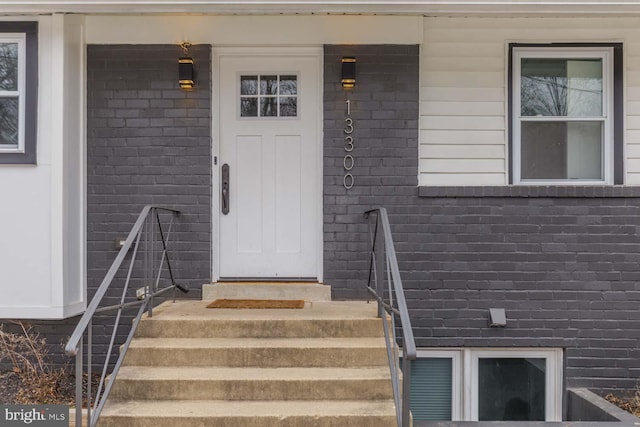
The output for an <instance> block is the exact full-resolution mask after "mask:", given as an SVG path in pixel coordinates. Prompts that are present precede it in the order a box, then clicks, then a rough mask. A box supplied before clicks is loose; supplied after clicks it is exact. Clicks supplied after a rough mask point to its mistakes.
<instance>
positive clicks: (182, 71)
mask: <svg viewBox="0 0 640 427" xmlns="http://www.w3.org/2000/svg"><path fill="white" fill-rule="evenodd" d="M180 47H181V48H182V50H183V52H184V56H183V57H182V58H179V59H178V83H179V84H180V88H181V89H193V87H194V86H195V80H194V72H193V59H192V58H191V56H190V55H189V48H190V47H191V43H189V42H182V43H180Z"/></svg>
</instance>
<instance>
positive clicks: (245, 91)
mask: <svg viewBox="0 0 640 427" xmlns="http://www.w3.org/2000/svg"><path fill="white" fill-rule="evenodd" d="M257 94H258V76H242V77H240V95H257Z"/></svg>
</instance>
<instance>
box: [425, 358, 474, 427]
mask: <svg viewBox="0 0 640 427" xmlns="http://www.w3.org/2000/svg"><path fill="white" fill-rule="evenodd" d="M417 356H418V358H425V359H451V421H464V418H463V416H462V398H463V395H462V351H461V350H423V349H418V351H417Z"/></svg>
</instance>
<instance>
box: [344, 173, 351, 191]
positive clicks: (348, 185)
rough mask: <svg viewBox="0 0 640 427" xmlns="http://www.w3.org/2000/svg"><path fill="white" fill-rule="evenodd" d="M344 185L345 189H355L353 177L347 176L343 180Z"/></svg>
mask: <svg viewBox="0 0 640 427" xmlns="http://www.w3.org/2000/svg"><path fill="white" fill-rule="evenodd" d="M342 183H343V184H344V188H346V189H347V190H348V189H350V188H351V187H353V175H351V174H350V173H348V174H346V175H345V176H344V178H343V179H342Z"/></svg>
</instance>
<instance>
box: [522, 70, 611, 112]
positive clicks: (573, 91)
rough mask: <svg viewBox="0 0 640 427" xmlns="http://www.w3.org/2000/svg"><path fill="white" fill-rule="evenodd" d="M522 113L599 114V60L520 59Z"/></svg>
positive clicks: (600, 83)
mask: <svg viewBox="0 0 640 427" xmlns="http://www.w3.org/2000/svg"><path fill="white" fill-rule="evenodd" d="M520 86H521V87H520V95H521V114H522V116H569V117H594V116H602V111H603V110H602V94H603V93H602V60H601V59H571V60H568V59H552V58H523V59H522V60H521V82H520Z"/></svg>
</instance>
